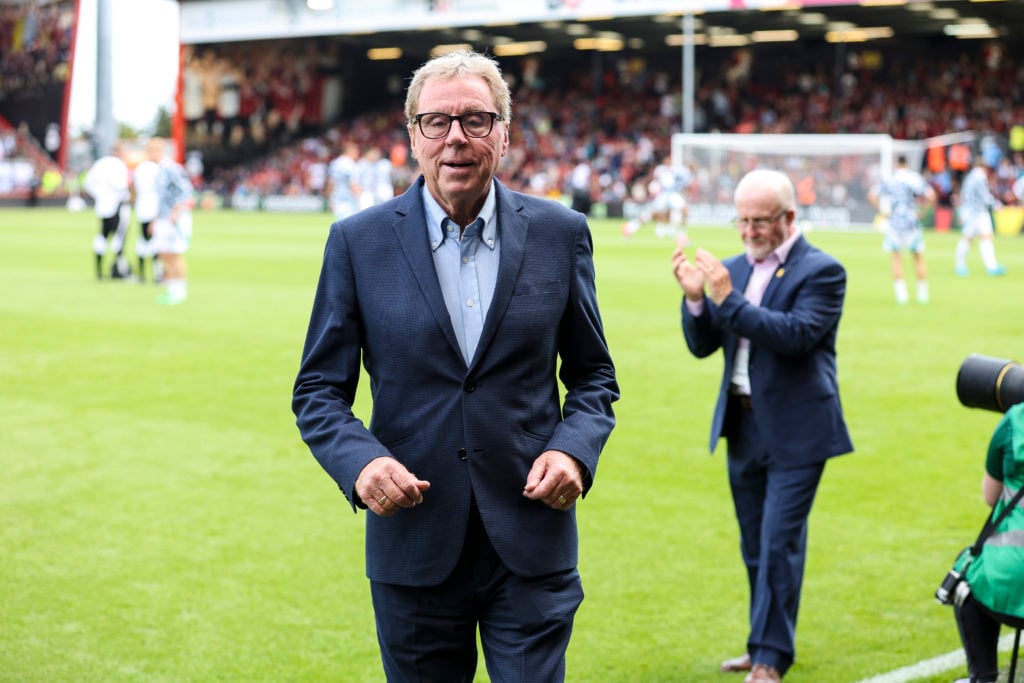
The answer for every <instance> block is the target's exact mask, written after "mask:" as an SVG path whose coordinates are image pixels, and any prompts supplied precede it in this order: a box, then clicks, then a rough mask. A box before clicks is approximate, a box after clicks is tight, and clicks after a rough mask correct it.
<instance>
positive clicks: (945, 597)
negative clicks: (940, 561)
mask: <svg viewBox="0 0 1024 683" xmlns="http://www.w3.org/2000/svg"><path fill="white" fill-rule="evenodd" d="M970 594H971V587H970V586H969V585H968V583H967V582H966V581H964V577H963V575H962V574H961V573H960V572H958V571H957V570H956V569H950V570H949V572H948V573H947V574H946V578H944V579H943V580H942V584H941V585H940V586H939V587H938V588H937V589H936V590H935V599H936V600H938V601H939V603H941V604H943V605H956V606H957V607H959V606H960V605H962V604H964V600H966V599H967V596H968V595H970Z"/></svg>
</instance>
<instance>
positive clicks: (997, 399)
mask: <svg viewBox="0 0 1024 683" xmlns="http://www.w3.org/2000/svg"><path fill="white" fill-rule="evenodd" d="M956 395H957V398H959V399H960V403H962V404H963V405H965V406H967V407H968V408H982V409H984V410H992V411H995V412H999V413H1003V412H1006V411H1007V410H1008V409H1009V408H1010V407H1011V406H1013V405H1015V404H1017V403H1021V402H1022V401H1024V367H1021V366H1020V364H1018V363H1017V362H1016V361H1012V360H1006V359H1003V358H992V357H991V356H982V355H979V354H976V353H972V354H971V355H970V356H968V357H967V358H966V359H965V360H964V362H963V363H962V364H961V365H960V371H959V372H958V373H957V376H956Z"/></svg>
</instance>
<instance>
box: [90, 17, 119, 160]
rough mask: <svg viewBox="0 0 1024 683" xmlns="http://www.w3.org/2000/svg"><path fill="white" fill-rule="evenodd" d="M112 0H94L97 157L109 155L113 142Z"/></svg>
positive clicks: (94, 124) (95, 135)
mask: <svg viewBox="0 0 1024 683" xmlns="http://www.w3.org/2000/svg"><path fill="white" fill-rule="evenodd" d="M112 3H113V0H96V120H95V121H94V123H93V145H94V147H95V153H96V156H97V157H101V156H104V155H106V154H109V153H110V151H111V150H112V149H113V147H114V143H115V142H116V141H117V124H116V123H115V122H114V91H113V87H114V66H113V65H114V59H113V54H112V53H113V49H112V48H113V44H114V21H113V8H112V6H111V5H112Z"/></svg>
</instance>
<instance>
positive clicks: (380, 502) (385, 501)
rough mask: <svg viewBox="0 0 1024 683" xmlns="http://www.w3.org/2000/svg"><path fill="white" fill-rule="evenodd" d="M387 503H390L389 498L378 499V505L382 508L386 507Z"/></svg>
mask: <svg viewBox="0 0 1024 683" xmlns="http://www.w3.org/2000/svg"><path fill="white" fill-rule="evenodd" d="M387 502H388V497H387V496H381V497H380V498H378V499H377V504H378V505H380V506H381V507H384V505H386V504H387Z"/></svg>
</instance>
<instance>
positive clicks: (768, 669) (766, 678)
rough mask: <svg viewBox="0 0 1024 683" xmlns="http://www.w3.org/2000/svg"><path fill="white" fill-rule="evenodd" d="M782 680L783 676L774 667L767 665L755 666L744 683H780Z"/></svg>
mask: <svg viewBox="0 0 1024 683" xmlns="http://www.w3.org/2000/svg"><path fill="white" fill-rule="evenodd" d="M781 680H782V674H780V673H779V670H778V669H776V668H775V667H774V666H768V665H767V664H755V665H754V667H753V668H752V669H751V670H750V673H749V674H747V677H746V678H744V679H743V683H778V682H779V681H781Z"/></svg>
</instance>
